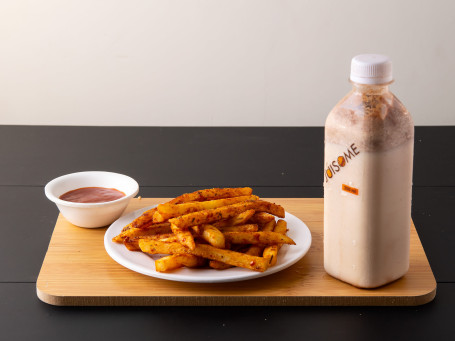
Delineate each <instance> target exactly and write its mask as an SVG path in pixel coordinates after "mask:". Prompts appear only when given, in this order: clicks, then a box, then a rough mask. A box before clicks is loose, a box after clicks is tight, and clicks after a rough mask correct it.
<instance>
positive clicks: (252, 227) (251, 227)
mask: <svg viewBox="0 0 455 341" xmlns="http://www.w3.org/2000/svg"><path fill="white" fill-rule="evenodd" d="M218 229H219V230H220V231H221V232H257V231H258V230H259V227H258V225H257V224H245V225H236V226H226V227H219V228H218Z"/></svg>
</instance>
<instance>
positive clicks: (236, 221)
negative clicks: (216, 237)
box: [212, 210, 256, 228]
mask: <svg viewBox="0 0 455 341" xmlns="http://www.w3.org/2000/svg"><path fill="white" fill-rule="evenodd" d="M254 212H256V211H255V210H247V211H245V212H242V213H240V214H237V215H235V216H233V217H232V218H230V219H226V220H220V221H217V222H215V223H213V224H212V225H213V226H215V227H216V228H220V227H225V226H237V225H243V224H245V223H246V222H247V221H248V220H250V218H251V217H252V216H253V214H254Z"/></svg>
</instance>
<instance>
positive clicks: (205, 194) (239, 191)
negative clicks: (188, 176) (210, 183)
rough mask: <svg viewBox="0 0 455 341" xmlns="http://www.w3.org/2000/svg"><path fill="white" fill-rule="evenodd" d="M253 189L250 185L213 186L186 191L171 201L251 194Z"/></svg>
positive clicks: (182, 201) (175, 202) (171, 202)
mask: <svg viewBox="0 0 455 341" xmlns="http://www.w3.org/2000/svg"><path fill="white" fill-rule="evenodd" d="M251 193H253V190H252V189H251V188H249V187H243V188H211V189H203V190H200V191H196V192H193V193H185V194H182V195H181V196H178V197H177V198H175V199H173V200H171V201H169V203H170V204H181V203H184V202H189V201H205V200H214V199H223V198H232V197H240V196H244V195H251Z"/></svg>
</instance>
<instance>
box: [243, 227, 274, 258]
mask: <svg viewBox="0 0 455 341" xmlns="http://www.w3.org/2000/svg"><path fill="white" fill-rule="evenodd" d="M275 225H276V223H275V219H274V220H272V221H269V222H268V223H267V224H265V225H264V227H263V228H262V231H263V232H271V231H273V229H274V228H275ZM263 251H264V245H251V246H250V247H249V248H248V250H247V251H246V253H247V254H249V255H253V256H260V255H262V252H263Z"/></svg>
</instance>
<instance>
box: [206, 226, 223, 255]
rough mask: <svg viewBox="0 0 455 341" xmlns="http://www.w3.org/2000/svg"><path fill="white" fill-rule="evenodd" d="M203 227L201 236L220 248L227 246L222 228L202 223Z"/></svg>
mask: <svg viewBox="0 0 455 341" xmlns="http://www.w3.org/2000/svg"><path fill="white" fill-rule="evenodd" d="M201 228H202V233H201V237H202V238H203V239H204V240H205V241H206V242H208V243H209V244H210V245H212V246H214V247H217V248H219V249H224V248H225V246H226V242H225V239H224V234H223V233H222V232H221V231H220V230H218V229H217V228H216V227H214V226H212V225H209V224H205V225H202V226H201Z"/></svg>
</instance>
